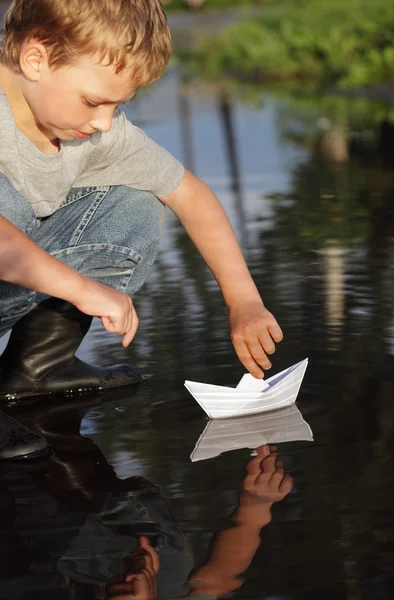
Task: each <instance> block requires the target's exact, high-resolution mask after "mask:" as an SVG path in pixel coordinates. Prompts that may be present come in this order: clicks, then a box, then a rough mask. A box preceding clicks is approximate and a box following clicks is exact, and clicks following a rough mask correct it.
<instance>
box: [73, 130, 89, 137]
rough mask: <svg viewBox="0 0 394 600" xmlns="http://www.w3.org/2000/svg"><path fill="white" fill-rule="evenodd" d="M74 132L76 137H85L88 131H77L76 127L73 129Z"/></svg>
mask: <svg viewBox="0 0 394 600" xmlns="http://www.w3.org/2000/svg"><path fill="white" fill-rule="evenodd" d="M74 133H75V135H76V136H77V137H78V138H87V137H89V135H90V133H84V132H83V131H79V130H78V129H74Z"/></svg>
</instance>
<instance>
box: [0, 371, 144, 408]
mask: <svg viewBox="0 0 394 600" xmlns="http://www.w3.org/2000/svg"><path fill="white" fill-rule="evenodd" d="M143 380H144V378H143V377H142V376H141V377H140V379H138V380H137V381H133V382H130V383H125V384H123V385H114V386H111V387H104V386H100V387H86V388H77V389H70V390H55V391H50V390H48V391H45V390H42V391H37V392H10V393H8V394H0V406H1V404H4V405H5V406H17V405H18V404H28V403H29V402H35V401H36V400H37V398H44V397H48V396H63V397H66V398H70V397H73V396H77V397H78V396H93V395H94V394H97V393H103V392H106V391H110V390H118V389H122V388H126V387H131V386H136V385H140V384H141V383H142V381H143Z"/></svg>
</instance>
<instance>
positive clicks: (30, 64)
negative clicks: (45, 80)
mask: <svg viewBox="0 0 394 600" xmlns="http://www.w3.org/2000/svg"><path fill="white" fill-rule="evenodd" d="M19 64H20V68H21V70H22V73H23V74H24V75H25V77H27V79H29V80H30V81H39V80H40V78H41V75H42V70H43V67H46V66H47V65H48V52H47V49H46V47H45V46H44V44H42V43H41V42H40V41H39V40H26V41H24V42H23V44H22V47H21V53H20V57H19Z"/></svg>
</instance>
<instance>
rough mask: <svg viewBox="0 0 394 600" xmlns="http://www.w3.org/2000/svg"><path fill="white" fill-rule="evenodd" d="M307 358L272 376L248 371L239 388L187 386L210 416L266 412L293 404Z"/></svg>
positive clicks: (213, 417)
mask: <svg viewBox="0 0 394 600" xmlns="http://www.w3.org/2000/svg"><path fill="white" fill-rule="evenodd" d="M307 366H308V359H307V358H306V359H305V360H303V361H301V362H299V363H297V364H295V365H293V366H291V367H289V368H288V369H285V370H284V371H281V372H280V373H278V374H277V375H273V376H272V377H270V378H269V379H255V378H254V377H252V375H249V374H246V375H244V376H243V377H242V379H241V381H240V382H239V384H238V385H237V387H236V388H231V387H224V386H220V385H210V384H207V383H198V382H196V381H185V386H186V388H187V389H188V390H189V392H190V393H191V394H192V396H193V397H194V398H195V399H196V400H197V402H198V403H199V404H200V406H201V407H202V408H203V409H204V411H205V412H206V413H207V415H208V417H210V418H211V419H226V418H230V417H240V416H243V415H251V414H255V413H261V412H267V411H270V410H276V409H278V408H284V407H286V406H290V405H291V404H294V403H295V401H296V399H297V395H298V392H299V389H300V386H301V383H302V380H303V377H304V375H305V371H306V368H307Z"/></svg>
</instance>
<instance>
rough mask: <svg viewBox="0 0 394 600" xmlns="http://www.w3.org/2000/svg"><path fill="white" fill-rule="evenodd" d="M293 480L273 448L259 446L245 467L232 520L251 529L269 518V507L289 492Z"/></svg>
mask: <svg viewBox="0 0 394 600" xmlns="http://www.w3.org/2000/svg"><path fill="white" fill-rule="evenodd" d="M292 487H293V480H292V478H291V476H290V475H288V474H287V473H285V472H284V470H283V464H282V461H281V460H278V454H277V452H276V447H275V446H272V447H271V449H270V448H269V446H260V448H258V449H257V456H256V457H255V458H253V460H251V461H250V462H249V464H248V466H247V476H246V477H245V479H244V481H243V484H242V492H241V496H240V502H239V507H238V509H237V512H236V515H235V516H234V520H236V521H237V522H238V523H240V524H243V525H246V526H248V527H252V528H256V527H257V528H261V527H264V526H265V525H268V523H270V521H271V507H272V505H273V504H274V502H279V501H280V500H283V498H284V497H285V496H287V494H288V493H289V492H290V491H291V489H292Z"/></svg>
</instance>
